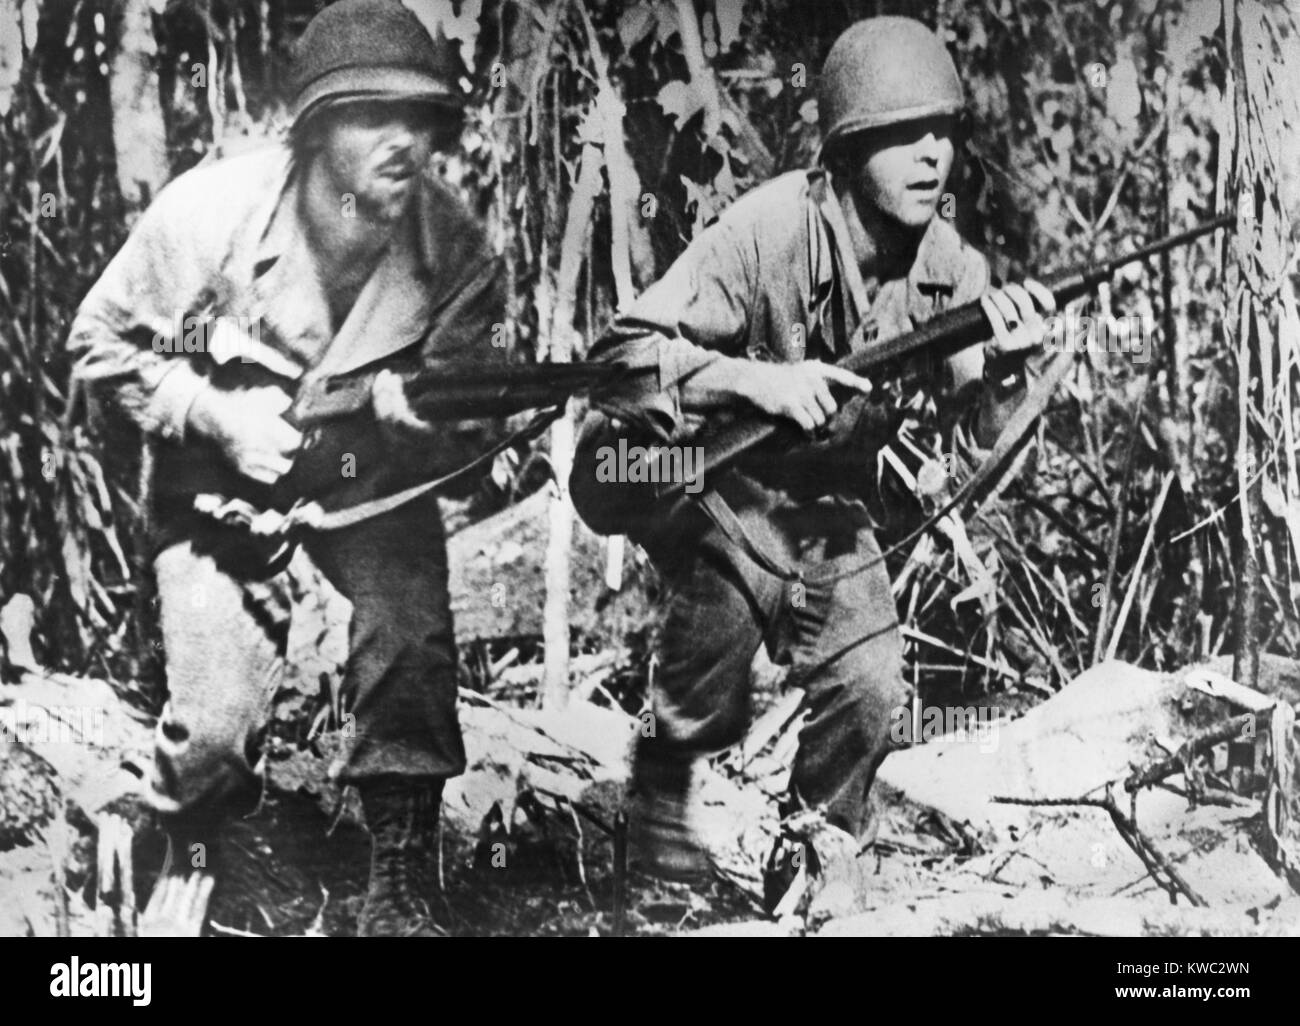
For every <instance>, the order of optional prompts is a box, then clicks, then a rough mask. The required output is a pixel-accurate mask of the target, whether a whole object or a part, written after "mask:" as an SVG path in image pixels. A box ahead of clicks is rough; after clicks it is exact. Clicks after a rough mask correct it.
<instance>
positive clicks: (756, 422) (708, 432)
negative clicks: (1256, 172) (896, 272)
mask: <svg viewBox="0 0 1300 1026" xmlns="http://www.w3.org/2000/svg"><path fill="white" fill-rule="evenodd" d="M1235 224H1236V217H1235V215H1232V214H1227V215H1224V216H1222V217H1218V218H1215V219H1214V220H1212V221H1207V222H1205V223H1203V224H1200V225H1197V226H1196V227H1195V228H1190V229H1188V230H1187V231H1183V232H1178V233H1177V234H1175V235H1171V236H1169V237H1167V238H1164V239H1161V240H1159V241H1157V242H1153V243H1151V244H1150V245H1147V246H1143V247H1142V248H1140V249H1136V250H1133V251H1131V252H1129V253H1126V254H1123V255H1122V256H1117V257H1112V258H1111V259H1109V260H1104V261H1102V262H1101V263H1099V264H1096V265H1093V266H1089V267H1085V268H1083V269H1080V270H1072V271H1067V272H1065V273H1064V274H1060V275H1058V276H1056V277H1055V278H1053V279H1051V281H1050V282H1048V283H1045V284H1046V287H1047V288H1048V289H1049V290H1050V291H1051V293H1052V295H1053V296H1054V297H1055V299H1056V304H1057V307H1058V309H1059V308H1060V307H1062V306H1064V305H1065V304H1066V303H1068V302H1070V301H1071V300H1074V299H1077V298H1079V297H1080V296H1083V295H1085V294H1087V293H1088V292H1091V291H1092V290H1093V289H1095V288H1096V287H1097V286H1098V285H1100V284H1101V283H1102V282H1105V281H1107V280H1109V278H1110V277H1111V276H1112V275H1113V274H1114V273H1115V272H1116V271H1117V270H1119V269H1120V268H1121V267H1125V266H1127V265H1128V264H1132V263H1137V262H1139V261H1142V260H1146V259H1148V258H1150V257H1153V256H1158V255H1159V254H1161V253H1164V252H1166V251H1168V250H1171V249H1176V248H1178V247H1180V246H1185V245H1187V244H1188V243H1190V242H1192V241H1194V240H1195V239H1199V238H1200V237H1201V236H1203V235H1208V234H1209V233H1210V232H1213V231H1217V230H1218V229H1220V228H1231V227H1233V226H1234V225H1235ZM868 328H869V325H868V323H867V322H866V320H865V319H864V321H863V323H860V324H859V325H858V327H857V329H856V330H855V331H854V333H853V336H852V337H851V339H850V343H849V347H850V349H855V350H857V351H854V352H852V353H851V354H850V355H849V356H847V357H845V358H844V359H842V360H840V361H838V366H841V367H844V368H846V369H847V370H850V371H852V372H853V373H855V374H859V375H865V373H866V372H867V371H871V370H876V369H878V368H880V367H881V366H883V365H885V364H890V363H894V362H895V361H898V360H900V359H902V358H903V357H906V356H909V355H912V354H914V353H919V352H922V351H925V350H934V351H936V352H938V353H940V354H947V353H951V352H954V351H956V350H959V349H962V348H965V347H966V346H969V345H971V344H973V343H975V342H979V341H980V340H982V339H986V338H988V337H990V336H991V335H992V332H993V326H992V325H991V324H990V323H989V320H988V318H987V317H986V316H985V314H984V310H983V307H982V306H981V305H980V303H979V302H978V301H976V302H972V303H965V304H963V305H961V306H958V307H955V308H953V309H951V310H947V311H945V312H943V313H941V314H939V315H938V316H936V317H933V318H931V319H930V320H928V321H926V322H925V323H924V324H922V325H921V326H920V327H919V328H916V329H914V330H912V331H908V332H904V333H903V334H901V335H898V336H895V337H894V338H891V339H887V340H884V341H879V342H875V343H872V344H871V345H869V346H866V347H865V348H861V349H858V348H857V347H858V346H859V345H860V344H861V342H862V337H863V334H864V333H865V331H866V330H868ZM596 434H597V433H591V434H588V433H586V432H584V437H583V439H582V440H580V442H579V450H580V451H579V453H578V454H577V455H576V456H575V459H574V469H573V474H572V475H571V477H570V482H571V484H570V493H571V495H572V496H573V501H574V504H575V507H576V508H577V511H578V513H579V514H580V515H581V516H582V518H583V519H584V520H585V521H587V523H588V524H589V525H591V527H592V529H593V530H596V531H598V532H600V533H604V534H616V533H622V532H623V531H625V530H626V529H627V526H628V525H629V524H636V523H648V522H650V518H653V519H654V520H663V519H665V518H667V517H671V516H672V514H673V512H674V511H675V510H676V509H677V508H678V506H679V505H680V503H681V502H683V501H685V499H684V497H683V494H682V493H683V491H684V489H685V486H686V484H687V482H686V481H685V480H682V479H678V480H672V481H667V482H657V483H654V484H649V483H646V484H636V485H633V486H631V487H630V488H629V487H623V488H608V487H606V488H592V487H591V484H592V482H591V481H589V480H587V477H589V476H591V477H593V479H594V475H593V474H592V472H591V457H592V453H591V452H590V451H589V450H591V449H593V448H594V446H595V443H596V442H597V441H599V439H598V438H596V437H595V436H596ZM806 440H807V439H806V436H805V435H804V433H803V432H802V431H801V430H800V429H799V428H798V427H796V426H795V425H793V424H789V423H786V422H780V421H777V420H774V419H770V418H768V417H766V416H764V415H761V414H753V415H750V414H745V415H743V416H741V417H738V418H736V419H734V420H731V421H729V422H727V423H725V424H723V425H721V426H720V427H718V428H716V429H710V428H705V429H704V430H703V431H701V432H700V433H699V434H697V435H696V436H695V437H694V438H692V439H691V440H690V443H689V444H690V445H691V446H692V447H698V451H701V452H702V454H703V459H702V465H699V466H697V468H696V471H695V473H694V474H693V475H692V479H693V480H694V481H696V482H699V481H700V480H702V479H703V480H705V481H706V483H705V484H704V488H705V489H706V490H707V488H708V484H707V476H708V475H712V474H716V473H717V472H718V471H720V470H723V469H725V468H727V467H728V466H730V465H731V464H733V463H734V462H735V461H736V460H737V459H738V458H739V457H741V456H742V455H744V454H745V453H748V452H750V451H752V450H753V449H754V448H755V447H757V446H758V445H760V444H763V443H765V442H769V441H771V442H772V443H773V444H774V445H775V446H778V447H789V446H791V445H794V444H797V443H799V442H802V441H806ZM665 506H671V508H670V509H667V510H665V509H664V507H665Z"/></svg>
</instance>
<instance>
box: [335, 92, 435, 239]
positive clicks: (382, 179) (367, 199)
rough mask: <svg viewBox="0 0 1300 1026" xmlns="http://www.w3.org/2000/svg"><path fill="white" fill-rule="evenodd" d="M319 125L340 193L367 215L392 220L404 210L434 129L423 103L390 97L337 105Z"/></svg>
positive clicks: (428, 112) (433, 135)
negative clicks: (322, 124) (391, 99)
mask: <svg viewBox="0 0 1300 1026" xmlns="http://www.w3.org/2000/svg"><path fill="white" fill-rule="evenodd" d="M330 114H331V115H332V116H331V117H330V119H329V121H328V122H327V123H326V124H325V125H324V126H323V137H322V145H321V149H320V158H321V159H322V160H323V161H324V162H325V166H326V169H327V171H328V173H329V176H330V178H331V180H332V182H333V184H334V186H335V187H336V188H337V189H338V191H339V193H340V195H346V194H351V195H352V196H355V197H356V206H357V208H358V210H359V211H362V212H364V213H365V214H366V215H367V216H369V217H371V218H373V219H376V220H381V221H395V220H397V219H398V218H400V217H401V216H402V215H403V214H404V213H405V212H406V210H407V206H408V203H409V202H410V199H411V196H412V194H413V193H414V189H415V182H416V176H417V175H418V174H420V172H421V171H422V170H423V169H424V166H425V164H427V163H428V161H429V154H430V153H431V152H432V151H433V147H434V142H435V135H436V134H437V132H438V131H439V130H438V129H436V128H435V125H434V123H433V121H432V120H431V118H430V109H429V107H428V105H426V104H421V103H413V102H412V103H407V102H394V101H362V102H356V103H346V104H340V105H339V106H338V108H337V109H336V110H334V111H331V112H330Z"/></svg>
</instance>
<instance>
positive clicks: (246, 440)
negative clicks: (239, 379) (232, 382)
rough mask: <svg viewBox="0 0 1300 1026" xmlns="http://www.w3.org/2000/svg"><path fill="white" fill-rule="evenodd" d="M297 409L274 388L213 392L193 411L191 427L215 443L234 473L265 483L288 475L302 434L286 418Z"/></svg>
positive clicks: (200, 398)
mask: <svg viewBox="0 0 1300 1026" xmlns="http://www.w3.org/2000/svg"><path fill="white" fill-rule="evenodd" d="M290 405H292V402H291V400H290V399H289V396H288V395H287V394H286V393H285V392H284V390H283V389H280V388H276V387H275V386H274V385H264V386H261V387H259V388H247V389H241V390H239V391H234V392H227V391H225V390H223V389H217V388H208V389H205V390H204V391H203V392H200V393H199V396H198V398H197V399H195V400H194V405H193V406H192V407H190V414H189V424H190V426H191V427H193V428H194V429H195V430H197V431H198V432H199V433H200V434H203V435H206V436H207V437H208V438H210V439H212V440H213V441H214V442H216V443H217V444H218V445H219V446H220V447H221V450H222V452H224V453H225V455H226V458H227V459H228V460H230V462H231V463H232V464H233V465H234V467H235V469H236V470H237V471H239V473H241V474H243V475H244V476H245V477H250V478H252V479H253V480H254V481H257V482H259V483H261V484H274V483H275V482H276V481H277V480H279V478H281V477H283V476H284V475H285V474H286V473H288V471H289V468H290V467H291V466H292V465H293V456H294V454H295V453H296V452H297V451H298V447H299V446H300V445H301V444H302V435H301V434H299V433H298V431H297V429H295V428H294V426H293V425H292V424H290V423H289V422H288V421H287V420H285V419H284V413H285V411H287V410H288V409H289V407H290Z"/></svg>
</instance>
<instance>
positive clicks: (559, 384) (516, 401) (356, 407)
mask: <svg viewBox="0 0 1300 1026" xmlns="http://www.w3.org/2000/svg"><path fill="white" fill-rule="evenodd" d="M634 373H636V372H633V371H632V370H631V369H629V368H628V367H627V366H626V365H625V364H622V363H538V364H529V365H516V366H513V367H509V366H507V367H501V368H499V369H495V370H492V369H489V370H481V369H478V368H470V369H466V368H465V367H464V366H463V365H452V366H447V367H432V368H427V367H426V368H421V369H420V370H417V371H412V372H407V373H399V374H398V376H399V377H400V378H401V379H402V385H403V389H404V391H405V393H406V398H407V401H408V402H409V403H410V404H411V409H412V410H413V411H414V412H415V414H416V415H417V416H419V417H421V418H423V419H424V420H430V421H438V420H479V419H494V418H499V417H508V416H510V415H512V414H515V413H522V412H523V411H524V410H535V409H545V408H546V407H550V406H562V405H563V404H564V403H565V402H566V401H567V400H568V399H569V398H570V397H571V396H574V395H578V394H580V393H586V394H589V395H591V396H592V397H593V398H594V399H598V398H599V396H600V395H601V394H603V393H607V392H610V391H612V390H613V389H615V388H617V387H618V386H619V385H621V384H623V383H625V382H626V380H627V379H628V378H629V377H631V376H632V375H633V374H634ZM375 374H376V371H374V370H370V371H360V372H353V373H349V374H338V375H334V376H332V377H327V378H321V379H319V380H317V381H314V382H311V383H310V384H307V385H304V387H303V388H302V389H301V390H300V391H299V393H298V396H297V398H296V400H295V401H294V404H293V411H292V420H293V422H294V423H295V425H296V426H297V427H299V428H304V429H305V428H311V427H316V426H318V425H320V424H325V423H328V422H330V421H335V420H340V419H342V418H344V417H348V416H352V415H353V414H358V413H365V412H367V411H369V410H370V388H371V385H372V383H373V382H374V379H375Z"/></svg>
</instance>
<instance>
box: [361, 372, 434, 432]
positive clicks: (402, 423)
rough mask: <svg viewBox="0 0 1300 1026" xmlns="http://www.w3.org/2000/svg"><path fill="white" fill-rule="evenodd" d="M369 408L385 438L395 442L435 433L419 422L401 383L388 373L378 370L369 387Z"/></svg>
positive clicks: (425, 421)
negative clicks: (396, 439)
mask: <svg viewBox="0 0 1300 1026" xmlns="http://www.w3.org/2000/svg"><path fill="white" fill-rule="evenodd" d="M370 404H371V406H373V407H374V410H375V419H376V420H377V421H378V422H379V426H380V427H381V428H382V429H383V430H384V432H385V433H386V434H388V435H389V436H390V437H391V436H396V437H397V438H402V437H403V436H404V437H406V438H413V439H419V438H428V437H429V436H430V435H432V434H433V433H434V431H436V430H437V429H436V428H435V427H434V425H433V424H431V423H429V422H428V421H427V420H422V419H421V418H420V417H419V416H418V415H417V414H416V412H415V410H413V409H412V408H411V403H410V401H409V400H408V399H407V398H406V389H405V388H404V387H403V385H402V379H401V378H400V377H399V376H398V375H396V374H394V373H393V372H392V371H390V370H381V371H380V372H379V373H378V374H376V375H375V380H374V381H373V382H372V383H371V385H370Z"/></svg>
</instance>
